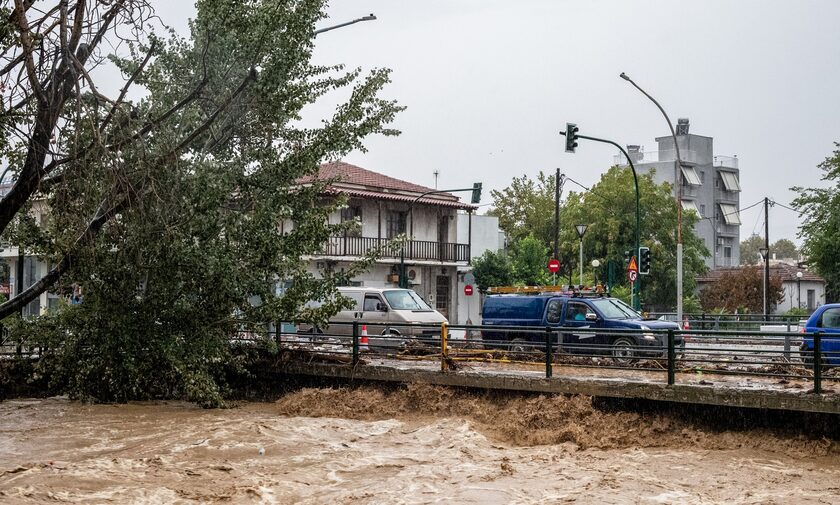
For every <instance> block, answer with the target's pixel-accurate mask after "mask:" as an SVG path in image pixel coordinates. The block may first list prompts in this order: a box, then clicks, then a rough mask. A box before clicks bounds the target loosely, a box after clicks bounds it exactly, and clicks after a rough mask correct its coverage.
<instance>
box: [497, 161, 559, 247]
mask: <svg viewBox="0 0 840 505" xmlns="http://www.w3.org/2000/svg"><path fill="white" fill-rule="evenodd" d="M555 179H556V178H555V176H554V174H551V175H546V174H544V173H543V172H540V173H539V174H537V177H536V179H531V178H530V177H528V176H527V175H523V176H522V177H514V178H513V180H512V181H511V183H510V186H508V187H507V188H504V189H502V190H493V191H491V192H490V194H491V196H492V197H493V209H492V210H490V212H488V214H490V215H492V216H497V217H498V218H499V228H501V229H502V231H504V232H505V233H506V234H507V236H508V237H509V238H510V240H511V242H514V243H515V242H519V241H520V240H522V239H524V238H526V237H528V235H533V236H534V237H536V238H537V239H538V240H540V241H541V242H542V243H543V244H544V245H545V246H546V247H552V248H553V246H554V185H555Z"/></svg>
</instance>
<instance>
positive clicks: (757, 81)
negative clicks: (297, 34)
mask: <svg viewBox="0 0 840 505" xmlns="http://www.w3.org/2000/svg"><path fill="white" fill-rule="evenodd" d="M156 3H157V4H158V12H159V14H160V15H161V17H162V19H163V20H164V21H165V22H167V23H169V24H171V25H172V26H173V27H175V28H176V29H178V30H179V31H182V30H185V28H186V18H187V17H192V16H193V15H194V8H193V7H192V6H191V3H192V2H189V1H188V0H178V1H176V2H173V1H169V2H163V1H161V0H157V2H156ZM328 12H329V14H330V17H331V18H330V19H329V20H327V21H325V22H324V23H323V25H324V26H327V25H330V24H334V23H339V22H343V21H346V20H350V19H353V18H357V17H360V16H362V15H365V14H368V13H371V12H372V13H374V14H376V16H377V17H378V20H376V21H372V22H366V23H359V24H356V25H353V26H350V27H347V28H342V29H340V30H335V31H331V32H328V33H324V34H322V35H320V36H319V37H318V39H317V42H316V52H315V61H316V62H317V63H322V64H334V63H344V64H346V65H348V66H349V67H356V66H360V67H363V68H372V67H389V68H391V69H393V75H392V79H393V83H392V84H391V85H390V86H388V88H387V89H386V90H385V96H386V97H388V98H395V99H397V100H399V102H400V103H401V104H402V105H405V106H407V107H408V109H407V110H406V111H405V112H404V113H402V114H401V115H400V116H399V117H398V119H397V121H396V124H395V126H396V127H397V128H399V129H400V130H402V132H403V133H402V135H401V136H399V137H396V138H393V137H392V138H372V139H370V140H369V141H368V142H367V146H368V148H369V152H368V153H352V154H350V155H349V156H347V157H346V158H345V160H346V161H348V162H350V163H354V164H357V165H359V166H362V167H364V168H368V169H370V170H374V171H377V172H381V173H385V174H388V175H391V176H394V177H399V178H402V179H406V180H410V181H412V182H416V183H419V184H424V185H427V186H433V185H434V177H433V172H434V171H435V170H439V171H440V179H439V182H438V187H440V188H453V187H467V186H471V185H472V183H473V182H474V181H481V182H483V183H484V187H485V188H486V191H485V195H484V199H483V201H482V203H489V202H490V201H491V199H490V197H489V190H490V189H494V188H495V189H498V188H503V187H505V186H507V185H508V184H509V182H510V180H511V178H512V177H514V176H519V175H523V174H528V175H531V176H533V175H535V174H537V173H538V172H539V171H540V170H544V171H553V170H554V169H555V168H556V167H559V168H560V169H561V170H562V171H563V172H564V173H566V174H567V175H569V176H570V177H572V178H574V179H576V180H578V181H580V182H582V183H584V184H586V185H591V184H592V183H594V182H596V181H597V180H598V177H599V175H600V174H601V173H602V172H603V171H605V170H606V169H607V168H608V167H609V166H610V164H611V162H612V156H613V155H614V154H616V152H614V150H613V149H611V148H609V147H608V146H603V145H599V144H593V143H589V142H581V145H580V146H579V148H578V152H577V153H576V154H567V153H565V152H564V150H563V144H562V137H560V136H559V135H557V131H559V130H560V129H563V128H564V126H565V123H566V122H567V121H568V122H574V123H577V124H578V125H579V126H580V128H581V133H584V134H589V135H593V136H598V137H606V138H610V139H613V140H615V141H617V142H619V143H621V144H642V145H643V146H645V147H646V148H648V149H655V147H656V143H655V142H654V138H655V137H657V136H663V135H667V134H668V129H667V125H666V124H665V122H664V119H663V118H662V116H661V115H660V113H659V111H658V110H657V109H656V108H655V106H654V105H653V104H652V103H651V102H649V101H648V100H647V99H646V98H645V97H644V96H642V95H641V94H640V93H639V92H638V91H637V90H635V89H634V88H633V87H632V86H630V84H629V83H627V82H625V81H623V80H622V79H620V78H619V77H618V74H619V73H621V72H622V71H624V72H627V74H628V75H630V76H631V77H632V78H633V79H634V80H635V81H636V82H637V83H638V84H639V85H640V86H642V87H643V88H645V89H646V90H647V91H648V92H649V93H651V94H652V95H653V96H654V97H656V98H657V99H658V100H659V101H660V103H661V104H662V105H663V107H665V109H666V111H667V112H668V114H669V115H670V116H671V119H672V120H673V121H674V122H676V118H677V117H688V118H690V120H691V132H692V133H696V134H698V135H706V136H711V137H714V146H715V154H717V155H727V156H732V155H737V156H738V158H739V160H740V161H739V163H740V169H741V186H742V188H743V192H742V193H741V206H742V207H746V206H748V205H750V204H752V203H754V202H756V201H758V200H760V199H762V198H764V196H768V197H770V198H771V199H774V200H777V201H778V202H780V203H783V204H789V203H790V201H791V200H792V199H793V198H794V197H795V195H794V194H793V193H792V192H791V191H789V189H788V188H789V187H791V186H794V185H803V186H815V185H820V184H821V182H820V180H819V178H820V171H819V170H818V169H817V164H818V163H820V162H821V161H822V160H824V159H825V158H826V156H828V155H829V154H830V153H831V152H832V150H833V149H834V145H833V142H835V141H838V140H840V37H838V35H837V33H838V32H837V20H838V19H840V2H838V1H833V0H823V1H818V0H800V1H793V0H788V1H771V0H761V1H759V0H739V1H737V2H734V1H725V0H719V1H696V2H691V3H689V2H674V1H667V0H645V1H643V0H634V1H627V0H613V1H607V0H600V1H549V0H544V1H537V0H527V1H526V0H523V1H517V2H512V1H501V0H496V1H490V0H458V1H454V0H448V1H446V0H423V1H413V2H408V1H396V0H354V1H333V2H332V5H331V6H330V8H329V10H328ZM330 108H331V104H329V103H325V104H322V105H321V106H319V107H315V108H313V109H312V110H311V111H310V113H311V114H313V115H324V116H326V115H328V114H329V113H330ZM741 219H742V222H743V226H742V228H741V238H742V239H743V238H746V237H747V236H749V235H750V234H751V233H752V232H753V231H756V232H762V230H763V216H762V215H761V206H756V207H755V208H753V209H751V210H748V211H745V212H744V213H743V215H742V216H741ZM770 225H771V229H770V240H771V241H775V240H776V239H778V238H791V239H795V235H796V231H797V225H798V218H797V215H796V214H795V213H794V212H791V211H789V210H785V209H782V208H780V207H775V208H773V209H771V211H770ZM796 242H797V243H799V242H800V241H799V240H796Z"/></svg>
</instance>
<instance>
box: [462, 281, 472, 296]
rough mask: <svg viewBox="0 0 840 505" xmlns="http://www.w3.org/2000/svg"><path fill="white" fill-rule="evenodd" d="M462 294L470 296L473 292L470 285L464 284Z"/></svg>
mask: <svg viewBox="0 0 840 505" xmlns="http://www.w3.org/2000/svg"><path fill="white" fill-rule="evenodd" d="M464 294H465V295H467V296H472V294H473V287H472V285H470V284H467V285H466V286H464Z"/></svg>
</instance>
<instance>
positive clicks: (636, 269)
mask: <svg viewBox="0 0 840 505" xmlns="http://www.w3.org/2000/svg"><path fill="white" fill-rule="evenodd" d="M627 271H628V272H636V273H639V267H638V265H636V257H635V256H631V257H630V263H629V264H628V265H627ZM633 280H635V279H633Z"/></svg>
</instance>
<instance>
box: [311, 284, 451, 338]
mask: <svg viewBox="0 0 840 505" xmlns="http://www.w3.org/2000/svg"><path fill="white" fill-rule="evenodd" d="M338 292H339V293H341V295H342V296H345V297H347V298H349V299H351V300H353V302H355V304H354V306H353V307H352V308H350V309H347V310H342V311H341V312H339V313H338V314H336V315H335V316H333V317H332V318H330V323H352V322H354V321H359V322H360V323H363V324H367V331H368V339H369V345H370V346H372V347H403V346H404V345H405V343H406V341H407V340H409V338H397V337H410V339H420V340H422V341H430V342H436V341H438V340H439V339H440V325H441V323H445V322H448V321H447V320H446V318H445V317H444V316H443V314H441V313H440V312H438V311H436V310H435V309H433V308H432V307H430V306H429V304H427V303H426V301H425V300H423V298H422V297H421V296H420V295H418V294H417V293H415V292H414V291H413V290H411V289H397V288H362V287H341V288H338ZM418 325H423V326H418ZM301 331H307V329H304V328H301ZM308 331H310V332H314V333H324V334H328V335H352V334H353V325H352V324H332V325H330V326H328V327H327V328H320V329H315V328H311V327H310V328H309V329H308Z"/></svg>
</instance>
